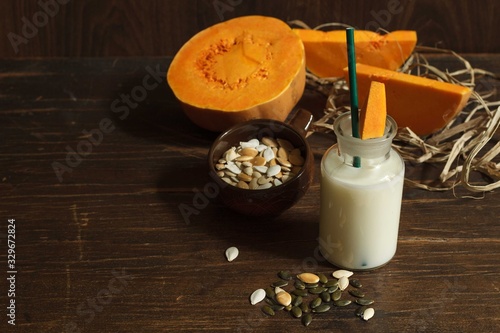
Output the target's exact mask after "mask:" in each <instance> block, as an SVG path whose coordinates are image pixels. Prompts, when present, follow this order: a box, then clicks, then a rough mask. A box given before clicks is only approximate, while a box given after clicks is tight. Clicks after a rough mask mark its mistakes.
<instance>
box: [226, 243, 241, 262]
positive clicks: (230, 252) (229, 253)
mask: <svg viewBox="0 0 500 333" xmlns="http://www.w3.org/2000/svg"><path fill="white" fill-rule="evenodd" d="M239 253H240V251H239V250H238V248H236V247H234V246H231V247H230V248H228V249H227V250H226V258H227V261H233V260H234V259H236V257H237V256H238V254H239Z"/></svg>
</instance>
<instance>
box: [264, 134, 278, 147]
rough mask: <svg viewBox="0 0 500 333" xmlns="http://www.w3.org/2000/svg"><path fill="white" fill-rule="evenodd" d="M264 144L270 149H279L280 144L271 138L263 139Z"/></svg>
mask: <svg viewBox="0 0 500 333" xmlns="http://www.w3.org/2000/svg"><path fill="white" fill-rule="evenodd" d="M261 141H262V143H263V144H265V145H266V146H268V147H278V142H277V141H276V140H275V139H274V138H271V137H269V136H265V137H263V138H262V139H261Z"/></svg>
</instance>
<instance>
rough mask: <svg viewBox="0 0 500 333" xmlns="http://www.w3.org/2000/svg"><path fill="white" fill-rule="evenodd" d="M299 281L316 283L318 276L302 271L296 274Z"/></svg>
mask: <svg viewBox="0 0 500 333" xmlns="http://www.w3.org/2000/svg"><path fill="white" fill-rule="evenodd" d="M297 277H298V278H299V279H300V281H302V282H304V283H307V284H317V283H318V282H319V276H317V275H316V274H313V273H302V274H299V275H297Z"/></svg>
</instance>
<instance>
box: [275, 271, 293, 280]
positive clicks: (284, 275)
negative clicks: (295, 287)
mask: <svg viewBox="0 0 500 333" xmlns="http://www.w3.org/2000/svg"><path fill="white" fill-rule="evenodd" d="M278 276H279V278H280V279H283V280H286V281H290V280H291V279H292V274H291V273H290V272H289V271H280V272H279V273H278Z"/></svg>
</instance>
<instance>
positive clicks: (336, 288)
mask: <svg viewBox="0 0 500 333" xmlns="http://www.w3.org/2000/svg"><path fill="white" fill-rule="evenodd" d="M338 289H339V285H336V286H333V287H330V288H328V292H329V293H330V294H333V293H334V292H335V291H337V290H338Z"/></svg>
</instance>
